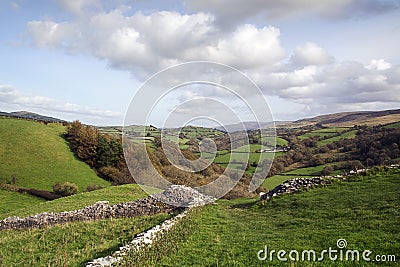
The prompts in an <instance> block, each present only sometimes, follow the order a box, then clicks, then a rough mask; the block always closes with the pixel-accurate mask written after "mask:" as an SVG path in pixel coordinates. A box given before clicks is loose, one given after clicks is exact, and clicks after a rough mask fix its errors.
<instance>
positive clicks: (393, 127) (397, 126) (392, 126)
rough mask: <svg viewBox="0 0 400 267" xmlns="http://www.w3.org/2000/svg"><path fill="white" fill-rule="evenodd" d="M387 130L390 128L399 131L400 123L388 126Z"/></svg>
mask: <svg viewBox="0 0 400 267" xmlns="http://www.w3.org/2000/svg"><path fill="white" fill-rule="evenodd" d="M385 128H388V129H399V128H400V122H395V123H392V124H389V125H386V126H385Z"/></svg>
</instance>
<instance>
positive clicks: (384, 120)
mask: <svg viewBox="0 0 400 267" xmlns="http://www.w3.org/2000/svg"><path fill="white" fill-rule="evenodd" d="M398 121H400V109H394V110H383V111H356V112H340V113H333V114H326V115H320V116H316V117H312V118H305V119H301V120H296V121H275V126H276V127H277V128H297V127H305V126H311V125H316V124H322V125H324V126H329V127H352V126H354V125H369V126H372V125H382V124H389V123H394V122H398ZM272 125H273V124H272V122H255V121H248V122H243V125H242V123H236V124H229V125H225V127H221V126H218V127H215V129H217V130H220V131H226V132H236V131H241V130H243V127H244V128H245V129H246V130H256V129H260V128H261V129H267V128H269V127H271V126H272Z"/></svg>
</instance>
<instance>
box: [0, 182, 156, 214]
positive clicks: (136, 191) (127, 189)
mask: <svg viewBox="0 0 400 267" xmlns="http://www.w3.org/2000/svg"><path fill="white" fill-rule="evenodd" d="M154 190H157V189H154ZM0 192H1V193H2V195H1V196H0V199H1V200H3V199H4V200H7V202H6V201H4V202H3V201H1V202H0V219H4V218H6V217H9V216H19V217H25V216H29V215H34V214H37V213H42V212H61V211H70V210H75V209H80V208H83V207H85V206H89V205H91V204H93V203H95V202H97V201H109V202H110V204H116V203H122V202H128V201H133V200H135V199H138V198H144V197H146V196H147V193H145V192H144V191H143V190H142V189H141V188H140V187H139V186H138V185H136V184H128V185H120V186H110V187H107V188H103V189H100V190H96V191H92V192H86V193H80V194H76V195H73V196H69V197H65V198H60V199H56V200H53V201H47V202H43V201H41V200H40V199H37V198H34V197H31V196H28V195H22V194H19V193H13V192H7V191H4V192H5V193H6V195H5V197H3V196H4V195H3V191H0ZM26 202H27V203H26ZM1 211H3V212H1Z"/></svg>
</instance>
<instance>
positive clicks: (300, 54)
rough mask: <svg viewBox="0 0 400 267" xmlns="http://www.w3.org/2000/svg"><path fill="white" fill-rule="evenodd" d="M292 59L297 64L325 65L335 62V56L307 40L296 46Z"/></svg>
mask: <svg viewBox="0 0 400 267" xmlns="http://www.w3.org/2000/svg"><path fill="white" fill-rule="evenodd" d="M291 61H292V64H294V65H295V66H307V65H325V64H329V63H331V62H333V57H332V56H331V55H329V54H328V53H327V52H326V51H325V50H324V49H323V48H321V47H319V46H318V45H317V44H315V43H312V42H307V43H305V44H304V45H300V46H297V47H296V49H295V50H294V54H293V55H292V56H291Z"/></svg>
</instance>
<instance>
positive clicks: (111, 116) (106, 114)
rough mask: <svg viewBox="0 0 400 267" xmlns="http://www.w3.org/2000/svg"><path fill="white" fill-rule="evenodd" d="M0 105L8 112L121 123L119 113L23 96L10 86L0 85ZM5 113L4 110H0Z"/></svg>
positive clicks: (45, 98) (41, 97)
mask: <svg viewBox="0 0 400 267" xmlns="http://www.w3.org/2000/svg"><path fill="white" fill-rule="evenodd" d="M0 104H1V106H2V109H3V108H5V109H7V110H9V111H15V110H32V111H36V112H40V113H42V114H46V115H52V116H60V118H70V119H71V120H74V119H77V118H79V120H84V121H85V120H87V121H88V122H97V123H102V122H103V121H104V120H114V121H121V118H122V114H121V113H119V112H113V111H105V110H99V109H95V108H90V107H88V106H81V105H77V104H73V103H68V102H63V101H59V100H56V99H53V98H49V97H43V96H31V95H27V94H24V93H22V92H20V91H18V90H16V89H14V88H13V87H11V86H7V85H2V84H0ZM1 111H6V110H4V109H3V110H1Z"/></svg>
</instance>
